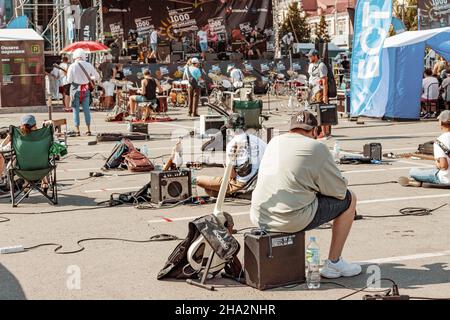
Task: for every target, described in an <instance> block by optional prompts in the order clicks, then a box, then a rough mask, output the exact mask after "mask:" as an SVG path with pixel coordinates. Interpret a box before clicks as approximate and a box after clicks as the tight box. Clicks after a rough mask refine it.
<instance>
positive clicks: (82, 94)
mask: <svg viewBox="0 0 450 320" xmlns="http://www.w3.org/2000/svg"><path fill="white" fill-rule="evenodd" d="M73 60H74V62H73V63H72V64H71V65H70V67H69V70H68V72H67V82H68V83H70V84H71V86H70V98H71V106H72V109H73V120H74V124H75V128H76V134H77V136H80V105H82V106H83V113H84V120H85V122H86V126H87V132H86V135H88V136H90V135H91V111H90V109H89V105H90V98H91V92H90V90H89V85H90V84H92V81H98V80H99V79H100V75H99V74H98V72H97V70H95V68H94V66H93V65H92V64H90V63H89V62H87V61H86V52H85V51H84V50H83V49H81V48H79V49H76V50H75V51H74V52H73Z"/></svg>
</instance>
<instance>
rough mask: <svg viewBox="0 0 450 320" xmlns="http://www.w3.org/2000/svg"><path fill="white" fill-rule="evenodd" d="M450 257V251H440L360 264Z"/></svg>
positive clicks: (367, 262)
mask: <svg viewBox="0 0 450 320" xmlns="http://www.w3.org/2000/svg"><path fill="white" fill-rule="evenodd" d="M449 255H450V250H447V251H440V252H430V253H419V254H413V255H409V256H398V257H389V258H380V259H373V260H367V261H363V262H360V264H362V265H368V264H383V263H392V262H400V261H408V260H421V259H428V258H436V257H444V256H449Z"/></svg>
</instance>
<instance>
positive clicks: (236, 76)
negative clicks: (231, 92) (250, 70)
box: [228, 65, 244, 89]
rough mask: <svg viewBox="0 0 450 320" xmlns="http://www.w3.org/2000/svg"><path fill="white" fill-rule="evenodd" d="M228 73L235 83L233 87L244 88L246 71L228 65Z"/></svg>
mask: <svg viewBox="0 0 450 320" xmlns="http://www.w3.org/2000/svg"><path fill="white" fill-rule="evenodd" d="M228 73H229V75H230V81H231V83H232V84H233V87H234V88H235V89H240V88H242V86H243V84H244V73H243V72H242V70H241V69H239V68H237V67H236V66H234V65H230V66H229V67H228Z"/></svg>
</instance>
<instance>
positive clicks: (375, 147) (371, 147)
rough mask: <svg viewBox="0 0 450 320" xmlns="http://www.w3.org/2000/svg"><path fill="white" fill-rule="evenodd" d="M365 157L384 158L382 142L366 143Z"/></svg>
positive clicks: (372, 158)
mask: <svg viewBox="0 0 450 320" xmlns="http://www.w3.org/2000/svg"><path fill="white" fill-rule="evenodd" d="M364 157H366V158H369V159H370V160H375V161H381V160H383V148H382V146H381V143H368V144H366V145H364Z"/></svg>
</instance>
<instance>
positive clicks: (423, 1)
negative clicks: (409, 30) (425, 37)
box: [417, 0, 450, 30]
mask: <svg viewBox="0 0 450 320" xmlns="http://www.w3.org/2000/svg"><path fill="white" fill-rule="evenodd" d="M417 6H418V8H419V20H420V23H419V25H420V30H425V29H435V28H443V27H448V26H450V1H449V0H418V1H417Z"/></svg>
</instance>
